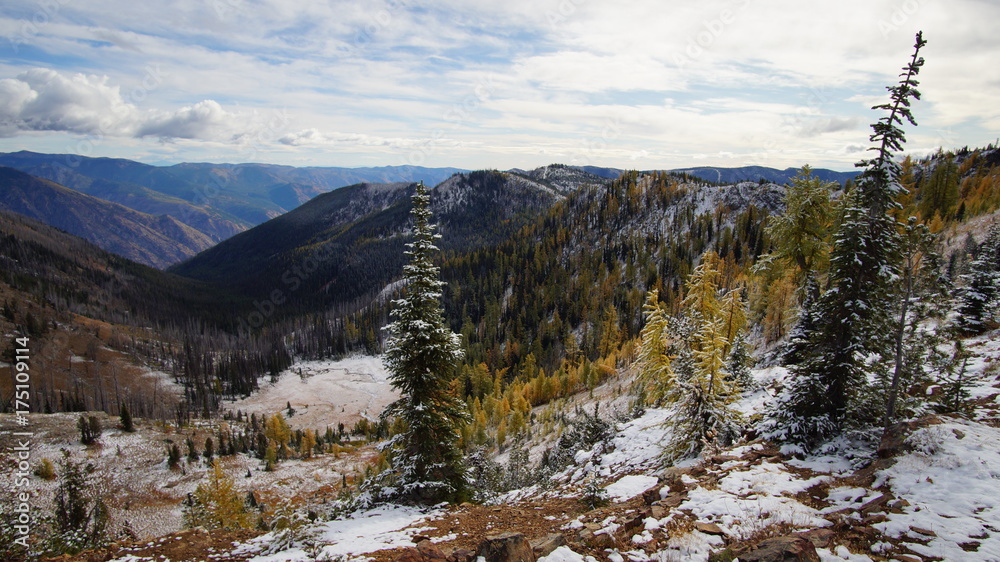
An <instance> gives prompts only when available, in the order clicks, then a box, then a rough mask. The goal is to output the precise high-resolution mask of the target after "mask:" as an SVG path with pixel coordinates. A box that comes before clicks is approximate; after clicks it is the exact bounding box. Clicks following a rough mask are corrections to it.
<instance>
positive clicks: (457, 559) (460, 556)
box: [448, 548, 476, 562]
mask: <svg viewBox="0 0 1000 562" xmlns="http://www.w3.org/2000/svg"><path fill="white" fill-rule="evenodd" d="M475 559H476V553H475V552H473V551H471V550H469V549H468V548H460V549H458V550H456V551H454V552H452V553H451V555H450V556H448V562H472V561H473V560H475Z"/></svg>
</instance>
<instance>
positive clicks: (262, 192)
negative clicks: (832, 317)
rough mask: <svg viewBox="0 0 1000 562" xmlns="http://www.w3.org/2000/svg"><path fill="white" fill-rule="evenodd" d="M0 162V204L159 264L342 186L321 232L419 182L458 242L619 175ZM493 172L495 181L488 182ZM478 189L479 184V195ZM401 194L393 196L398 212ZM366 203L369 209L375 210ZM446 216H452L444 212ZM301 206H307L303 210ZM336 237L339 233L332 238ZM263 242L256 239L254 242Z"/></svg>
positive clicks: (12, 156)
mask: <svg viewBox="0 0 1000 562" xmlns="http://www.w3.org/2000/svg"><path fill="white" fill-rule="evenodd" d="M0 167H6V168H4V169H3V171H2V173H0V208H3V209H7V210H10V211H14V212H17V213H21V214H24V215H26V216H28V217H32V218H35V219H37V220H40V221H43V222H45V223H46V224H49V225H52V226H55V227H57V228H60V229H63V230H65V231H66V232H69V233H71V234H75V235H78V236H80V237H82V238H85V239H87V240H89V241H91V242H93V243H95V244H97V245H98V246H100V247H102V248H104V249H106V250H109V251H111V252H115V253H117V254H119V255H122V256H125V257H127V258H129V259H131V260H134V261H137V262H139V263H143V264H146V265H151V266H154V267H157V268H161V269H162V268H166V267H169V266H171V265H173V264H177V263H179V262H181V261H183V260H185V259H188V258H191V257H193V256H194V255H196V254H198V253H199V252H201V251H203V250H206V249H208V248H211V247H212V246H214V245H216V244H218V243H219V242H222V241H224V240H228V239H230V238H232V237H233V236H234V235H236V234H238V233H240V232H243V231H246V230H248V229H250V228H253V227H255V226H257V225H261V224H263V223H266V222H267V221H269V220H271V219H274V218H276V217H280V216H282V215H284V214H286V213H289V211H292V210H294V209H297V208H299V206H300V205H302V204H303V203H305V202H307V201H311V200H314V199H317V198H319V197H320V196H322V195H324V194H328V193H330V192H332V191H338V190H341V189H343V188H344V187H345V186H355V188H354V189H352V190H348V191H345V192H344V193H342V194H339V195H337V196H334V197H327V198H322V199H320V201H319V202H317V204H316V205H317V207H316V208H319V207H322V208H323V209H324V210H323V212H324V213H326V218H325V219H324V220H325V224H327V225H328V226H327V227H326V228H334V227H335V226H336V225H340V226H344V225H347V224H348V223H351V222H352V221H357V220H359V219H361V218H363V217H367V216H368V215H370V214H371V213H373V212H374V211H376V210H379V212H390V209H393V208H394V205H396V203H397V202H398V201H397V200H398V199H403V200H406V198H405V197H403V195H402V194H403V193H404V192H406V188H405V186H408V185H410V184H411V183H413V182H417V181H423V182H424V183H425V184H427V185H430V186H438V187H437V189H435V190H434V191H435V192H436V195H435V203H434V204H435V205H438V206H439V207H438V208H436V209H435V212H436V213H440V218H441V221H440V223H441V228H442V230H443V231H445V230H450V231H452V232H449V236H448V237H447V240H448V241H449V242H448V244H456V245H459V246H461V245H466V246H467V245H469V244H474V243H473V242H472V241H473V240H474V239H475V240H477V242H475V243H486V242H487V241H488V239H492V240H494V241H495V240H496V236H497V232H500V231H501V230H502V229H500V230H498V229H497V225H498V224H506V225H519V224H523V223H524V220H526V218H527V217H528V216H529V215H532V213H534V212H535V211H537V210H538V209H542V208H547V207H548V206H550V205H551V204H552V203H553V202H554V201H555V200H558V199H559V198H561V197H563V196H565V195H567V194H569V193H571V192H572V191H574V190H575V189H576V188H578V187H579V186H580V185H583V184H586V183H595V182H601V181H606V180H608V179H612V178H617V177H619V176H621V175H622V173H624V172H625V170H620V169H615V168H598V167H571V166H563V165H551V166H545V167H541V168H537V169H535V170H520V169H513V170H510V172H507V173H506V175H500V176H498V175H491V174H492V172H490V173H486V172H482V173H480V172H468V171H466V170H462V169H459V168H423V167H419V166H383V167H372V168H325V167H303V168H297V167H292V166H278V165H270V164H209V163H185V164H176V165H171V166H151V165H148V164H143V163H140V162H135V161H132V160H125V159H118V158H88V157H83V156H77V155H70V154H39V153H35V152H27V151H21V152H12V153H0ZM18 172H20V173H18ZM671 172H676V173H686V174H688V175H690V176H694V177H697V178H701V179H704V180H708V181H712V182H715V183H719V184H733V183H738V182H741V181H752V182H758V181H761V180H763V181H765V182H770V183H776V184H783V183H786V182H787V181H788V180H789V179H790V178H792V177H794V175H795V174H796V173H797V172H798V170H796V169H794V168H789V169H786V170H775V169H772V168H764V167H760V166H749V167H743V168H712V167H700V168H685V169H678V170H671ZM498 173H499V172H498ZM814 173H815V174H816V175H817V176H819V177H820V178H822V179H824V180H828V181H836V182H838V183H842V182H844V181H846V180H847V179H849V178H851V177H854V176H855V175H856V174H855V173H853V172H834V171H831V170H822V169H818V170H814ZM477 174H478V175H477ZM500 177H503V178H504V179H503V180H502V181H501V180H498V179H497V178H500ZM480 190H485V191H483V192H482V193H480V192H479V191H480ZM407 201H408V200H406V201H403V203H402V204H403V206H404V207H405V206H406V205H408V202H407ZM373 205H374V206H380V207H379V209H376V208H375V207H373ZM469 206H471V207H469ZM469 208H476V209H477V213H478V214H471V215H470V214H467V213H468V211H469ZM452 211H454V212H455V213H457V214H456V215H454V216H452V215H449V213H451V212H452ZM303 212H304V213H310V212H312V213H314V212H317V211H316V210H315V208H314V209H313V210H306V211H303ZM392 212H395V213H397V215H398V216H394V217H393V218H392V219H391V220H390V223H391V224H392V228H394V229H398V228H399V227H400V224H401V221H404V220H405V214H406V212H407V211H406V209H405V208H395V210H394V211H392ZM297 217H298V215H292V216H291V217H290V218H288V219H287V221H295V220H298V218H297ZM369 218H370V217H369ZM366 220H367V219H366ZM387 220H388V219H387ZM278 224H279V225H283V224H286V223H285V222H280V221H279V223H278ZM364 228H368V226H365V225H363V224H362V225H354V226H352V229H353V232H355V233H356V232H360V231H361V230H363V229H364ZM358 229H361V230H358ZM313 235H319V233H313ZM343 235H346V233H340V234H338V235H337V236H343ZM324 236H326V235H324ZM330 236H332V235H329V236H327V238H329V237H330ZM234 243H245V242H234ZM270 243H271V242H270V241H266V243H265V246H268V245H270ZM228 247H230V246H224V247H223V248H228ZM220 252H221V250H220ZM209 255H211V256H213V259H216V260H219V259H225V258H222V257H220V256H221V254H220V253H219V252H213V253H211V254H209ZM251 262H253V263H256V261H255V260H251ZM200 263H202V262H201V261H198V262H195V265H188V266H185V267H186V268H195V269H197V270H204V267H205V266H202V265H197V264H200ZM209 269H211V267H209ZM192 271H193V270H192Z"/></svg>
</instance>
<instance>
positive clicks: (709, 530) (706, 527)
mask: <svg viewBox="0 0 1000 562" xmlns="http://www.w3.org/2000/svg"><path fill="white" fill-rule="evenodd" d="M694 528H695V530H698V531H701V532H702V533H705V534H708V535H718V536H720V537H723V536H725V535H726V532H725V531H723V530H722V528H721V527H719V526H718V525H716V524H715V523H702V522H701V521H699V522H697V523H695V524H694Z"/></svg>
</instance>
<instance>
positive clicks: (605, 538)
mask: <svg viewBox="0 0 1000 562" xmlns="http://www.w3.org/2000/svg"><path fill="white" fill-rule="evenodd" d="M587 546H589V547H591V548H595V549H598V550H603V549H605V548H614V547H615V538H614V537H613V536H611V533H594V535H593V536H592V537H591V538H590V540H589V541H587Z"/></svg>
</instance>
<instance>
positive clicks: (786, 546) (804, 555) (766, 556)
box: [739, 535, 820, 562]
mask: <svg viewBox="0 0 1000 562" xmlns="http://www.w3.org/2000/svg"><path fill="white" fill-rule="evenodd" d="M739 558H740V560H741V562H820V558H819V554H817V553H816V547H815V546H813V543H811V542H810V541H809V540H808V539H805V538H802V537H797V536H794V535H792V536H786V537H778V538H776V539H768V540H766V541H764V542H762V543H760V544H759V545H757V547H756V548H754V549H753V550H751V551H750V552H748V553H746V554H741V555H740V557H739Z"/></svg>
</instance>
